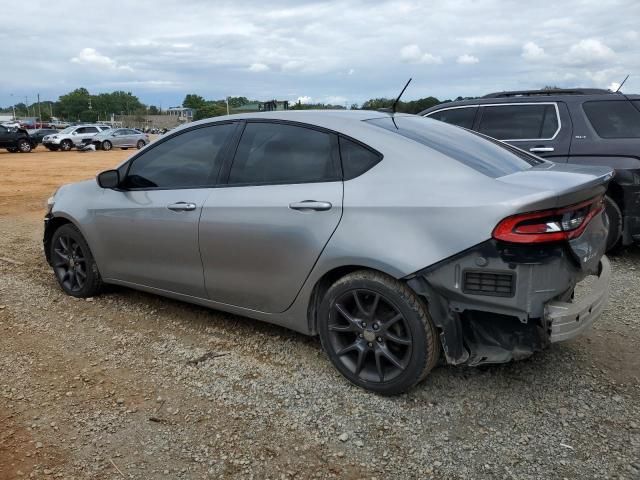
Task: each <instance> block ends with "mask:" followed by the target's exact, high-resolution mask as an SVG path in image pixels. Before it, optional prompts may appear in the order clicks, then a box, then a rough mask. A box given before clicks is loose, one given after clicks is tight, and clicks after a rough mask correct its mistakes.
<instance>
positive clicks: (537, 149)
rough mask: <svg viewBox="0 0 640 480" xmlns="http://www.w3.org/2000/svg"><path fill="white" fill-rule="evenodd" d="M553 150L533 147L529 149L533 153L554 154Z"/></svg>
mask: <svg viewBox="0 0 640 480" xmlns="http://www.w3.org/2000/svg"><path fill="white" fill-rule="evenodd" d="M553 150H554V148H553V147H531V148H530V149H529V151H530V152H533V153H543V152H553Z"/></svg>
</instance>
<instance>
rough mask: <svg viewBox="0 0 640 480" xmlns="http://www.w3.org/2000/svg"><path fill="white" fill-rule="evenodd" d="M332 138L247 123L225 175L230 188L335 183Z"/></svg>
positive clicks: (296, 128) (283, 126)
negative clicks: (249, 185)
mask: <svg viewBox="0 0 640 480" xmlns="http://www.w3.org/2000/svg"><path fill="white" fill-rule="evenodd" d="M334 141H335V140H334V137H333V135H332V134H329V133H325V132H320V131H318V130H312V129H309V128H305V127H299V126H296V125H287V124H281V123H258V122H249V123H247V125H246V127H245V129H244V132H243V134H242V138H241V140H240V144H239V145H238V150H237V153H236V156H235V158H234V160H233V165H232V167H231V172H230V175H229V183H230V184H252V185H256V184H278V183H280V184H282V183H307V182H326V181H332V180H338V179H339V176H338V175H337V173H336V162H335V159H336V157H335V148H334Z"/></svg>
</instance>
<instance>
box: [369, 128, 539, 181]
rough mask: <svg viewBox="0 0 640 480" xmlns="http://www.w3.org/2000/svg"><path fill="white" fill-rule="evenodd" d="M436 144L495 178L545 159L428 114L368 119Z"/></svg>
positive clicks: (440, 149)
mask: <svg viewBox="0 0 640 480" xmlns="http://www.w3.org/2000/svg"><path fill="white" fill-rule="evenodd" d="M365 121H366V122H369V123H371V124H373V125H376V126H378V127H381V128H384V129H385V130H389V131H390V132H394V133H397V134H398V135H402V136H403V137H406V138H409V139H411V140H414V141H416V142H418V143H420V144H422V145H425V146H427V147H429V148H432V149H434V150H436V151H438V152H440V153H443V154H444V155H447V156H449V157H451V158H452V159H454V160H457V161H458V162H460V163H463V164H464V165H467V166H468V167H471V168H473V169H475V170H477V171H478V172H480V173H483V174H484V175H487V176H489V177H492V178H497V177H502V176H504V175H510V174H512V173H516V172H521V171H523V170H528V169H529V168H531V167H532V166H534V165H538V164H540V163H544V160H542V159H540V158H538V157H535V156H533V155H529V154H528V153H526V152H523V151H521V150H518V149H517V148H514V147H511V146H509V145H507V144H505V143H502V142H499V141H497V140H494V139H491V138H488V137H485V136H484V135H479V134H477V133H475V132H472V131H469V130H463V129H461V128H458V127H454V126H452V125H448V124H446V123H443V122H439V121H437V120H430V119H428V118H424V117H404V116H397V117H391V116H389V117H384V118H374V119H371V120H365Z"/></svg>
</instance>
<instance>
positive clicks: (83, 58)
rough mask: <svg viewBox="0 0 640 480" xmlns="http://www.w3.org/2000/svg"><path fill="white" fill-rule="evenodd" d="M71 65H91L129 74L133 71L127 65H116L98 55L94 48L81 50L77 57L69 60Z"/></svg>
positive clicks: (114, 62)
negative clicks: (125, 71)
mask: <svg viewBox="0 0 640 480" xmlns="http://www.w3.org/2000/svg"><path fill="white" fill-rule="evenodd" d="M71 62H72V63H78V64H80V65H93V66H96V67H102V68H106V69H109V70H128V71H130V72H132V71H133V69H132V68H131V67H130V66H128V65H118V62H116V61H115V60H114V59H112V58H109V57H107V56H106V55H102V54H100V53H99V52H98V51H97V50H96V49H95V48H83V49H82V50H80V53H78V56H76V57H73V58H72V59H71Z"/></svg>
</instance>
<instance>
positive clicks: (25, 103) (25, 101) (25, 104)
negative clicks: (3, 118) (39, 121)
mask: <svg viewBox="0 0 640 480" xmlns="http://www.w3.org/2000/svg"><path fill="white" fill-rule="evenodd" d="M24 107H25V108H26V109H27V117H28V116H29V97H27V96H26V95H25V96H24Z"/></svg>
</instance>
